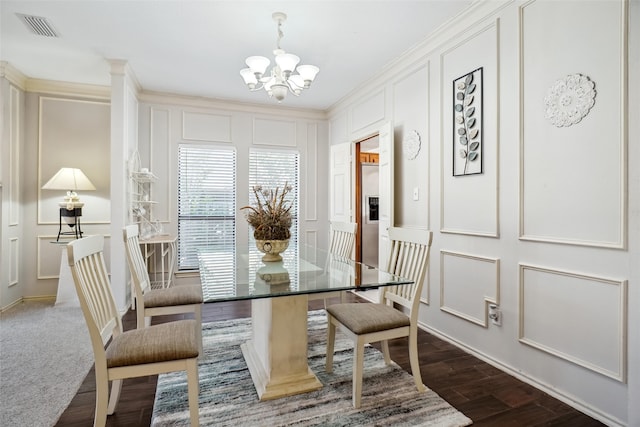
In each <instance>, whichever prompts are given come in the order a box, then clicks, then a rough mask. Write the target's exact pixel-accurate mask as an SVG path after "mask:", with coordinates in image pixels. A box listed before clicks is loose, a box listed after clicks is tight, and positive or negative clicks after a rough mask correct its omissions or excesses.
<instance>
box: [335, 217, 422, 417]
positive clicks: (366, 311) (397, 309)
mask: <svg viewBox="0 0 640 427" xmlns="http://www.w3.org/2000/svg"><path fill="white" fill-rule="evenodd" d="M389 238H390V243H391V245H390V246H391V250H390V253H389V258H388V263H387V267H386V271H387V272H389V273H392V274H395V275H397V276H400V277H403V278H406V279H410V280H411V281H413V284H411V285H395V286H390V287H384V286H383V287H380V289H379V292H380V300H379V303H341V304H335V305H330V306H329V307H327V315H328V328H327V360H326V370H327V372H332V370H333V350H334V344H335V336H336V329H337V328H339V329H340V330H341V331H342V332H344V333H345V334H346V335H347V336H348V337H349V338H351V340H352V341H353V342H354V357H353V396H352V398H353V406H354V407H355V408H359V407H360V404H361V396H362V371H363V363H364V347H365V345H366V344H368V343H372V342H378V341H380V342H381V344H382V352H383V354H384V360H385V363H386V364H387V365H388V364H390V363H391V358H390V356H389V344H388V340H390V339H395V338H400V337H408V339H409V360H410V362H411V372H412V374H413V379H414V381H415V384H416V387H417V388H418V391H424V390H425V386H424V384H422V377H421V375H420V363H419V360H418V341H417V339H418V310H419V308H420V295H421V294H422V285H423V283H424V279H425V272H426V270H427V266H428V264H429V252H430V249H431V240H432V232H431V231H427V230H413V229H411V230H410V229H401V228H395V227H394V228H391V229H389Z"/></svg>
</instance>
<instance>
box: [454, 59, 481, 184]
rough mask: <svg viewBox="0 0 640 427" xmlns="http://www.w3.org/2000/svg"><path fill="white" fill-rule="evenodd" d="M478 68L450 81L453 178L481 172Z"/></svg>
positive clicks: (479, 73)
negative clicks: (451, 85) (451, 93)
mask: <svg viewBox="0 0 640 427" xmlns="http://www.w3.org/2000/svg"><path fill="white" fill-rule="evenodd" d="M482 89H483V88H482V67H480V68H478V69H476V70H473V71H471V72H470V73H468V74H465V75H463V76H462V77H458V78H457V79H455V80H454V81H453V176H462V175H474V174H481V173H482V151H483V150H482V148H483V146H482V145H483V141H482V130H483V129H482V128H483V123H482V113H483V111H482Z"/></svg>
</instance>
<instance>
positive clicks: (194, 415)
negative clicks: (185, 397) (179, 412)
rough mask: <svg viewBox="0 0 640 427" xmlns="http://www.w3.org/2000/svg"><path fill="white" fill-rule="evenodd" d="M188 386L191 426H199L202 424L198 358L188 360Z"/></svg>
mask: <svg viewBox="0 0 640 427" xmlns="http://www.w3.org/2000/svg"><path fill="white" fill-rule="evenodd" d="M187 388H188V393H189V418H190V419H191V426H192V427H198V426H199V425H200V409H199V404H198V396H199V395H200V383H199V379H198V359H190V360H188V361H187Z"/></svg>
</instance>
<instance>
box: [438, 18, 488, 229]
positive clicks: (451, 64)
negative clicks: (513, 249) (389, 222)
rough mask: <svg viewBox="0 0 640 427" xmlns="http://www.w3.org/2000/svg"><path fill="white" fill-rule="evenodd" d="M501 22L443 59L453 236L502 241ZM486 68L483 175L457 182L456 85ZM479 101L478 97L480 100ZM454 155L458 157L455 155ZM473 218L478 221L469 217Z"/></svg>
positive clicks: (444, 159)
mask: <svg viewBox="0 0 640 427" xmlns="http://www.w3.org/2000/svg"><path fill="white" fill-rule="evenodd" d="M499 52H500V19H498V18H496V19H494V20H493V21H491V22H490V23H489V24H486V23H485V25H483V26H482V27H480V28H478V29H476V30H475V31H473V32H472V33H467V35H466V36H465V37H461V38H460V40H459V41H458V42H457V43H455V44H453V45H452V46H450V47H449V48H447V49H445V50H443V51H442V53H441V54H440V109H441V111H442V114H441V115H440V120H441V123H440V126H441V129H442V132H441V141H440V175H441V179H440V231H441V232H442V233H449V234H461V235H467V236H478V237H492V238H497V237H499V236H500V215H499V212H500V210H499V205H500V194H499V191H498V189H499V177H500V163H499V158H500V157H499V152H500V133H499V114H498V112H499V109H500V104H499V100H500V74H499V70H500V55H499ZM479 67H482V68H483V85H482V86H483V92H482V105H483V108H482V111H483V124H482V127H483V129H482V135H483V136H482V142H481V144H482V150H483V159H482V161H483V172H482V173H481V174H475V175H467V176H453V171H452V166H453V160H454V157H453V156H454V155H457V149H456V143H457V142H456V141H457V138H455V135H453V120H454V112H453V108H454V105H453V99H452V97H453V94H452V84H453V81H454V80H455V79H457V78H459V77H460V76H464V75H465V74H466V73H469V72H471V71H473V70H475V69H477V68H479ZM476 96H477V95H476ZM454 153H455V154H454ZM469 212H473V215H469Z"/></svg>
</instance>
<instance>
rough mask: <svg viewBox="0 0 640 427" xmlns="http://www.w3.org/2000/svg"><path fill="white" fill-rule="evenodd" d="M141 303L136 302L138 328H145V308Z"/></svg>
mask: <svg viewBox="0 0 640 427" xmlns="http://www.w3.org/2000/svg"><path fill="white" fill-rule="evenodd" d="M140 305H141V304H138V303H136V329H142V328H144V324H145V317H144V308H142V307H140Z"/></svg>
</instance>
